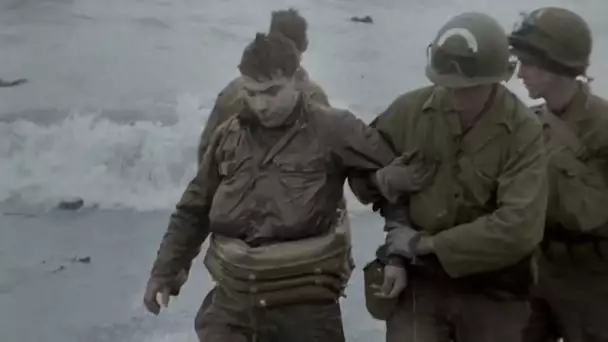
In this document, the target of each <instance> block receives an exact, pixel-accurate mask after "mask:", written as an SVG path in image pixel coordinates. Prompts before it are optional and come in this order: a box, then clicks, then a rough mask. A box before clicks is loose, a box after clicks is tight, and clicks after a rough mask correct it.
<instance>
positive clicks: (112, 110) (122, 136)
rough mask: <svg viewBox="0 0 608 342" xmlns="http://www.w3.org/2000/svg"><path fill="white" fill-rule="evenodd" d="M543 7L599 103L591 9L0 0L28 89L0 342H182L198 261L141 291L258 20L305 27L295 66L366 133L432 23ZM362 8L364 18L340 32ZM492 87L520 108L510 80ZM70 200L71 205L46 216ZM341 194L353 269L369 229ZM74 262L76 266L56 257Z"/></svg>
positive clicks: (4, 200)
mask: <svg viewBox="0 0 608 342" xmlns="http://www.w3.org/2000/svg"><path fill="white" fill-rule="evenodd" d="M545 5H557V6H564V7H567V8H571V9H574V10H575V11H577V12H578V13H580V14H581V15H583V16H584V17H585V19H587V20H588V21H589V24H590V26H591V28H592V30H593V33H594V43H595V44H594V52H593V57H592V67H591V69H590V75H591V76H593V77H595V78H596V79H595V80H594V82H593V83H592V87H593V88H594V90H595V91H596V92H597V93H598V94H600V95H608V88H607V87H606V86H607V85H608V84H607V82H608V77H604V76H607V75H608V65H606V64H605V63H604V64H602V63H601V61H604V60H607V58H608V39H607V35H608V23H607V22H606V21H605V20H604V17H603V16H602V14H603V13H608V2H606V1H603V0H576V1H574V0H568V1H566V0H556V1H545V0H513V1H509V2H505V1H499V0H485V1H484V0H408V1H403V0H292V1H288V0H256V1H255V4H254V3H253V2H252V1H250V0H207V1H195V0H173V1H169V0H156V1H154V0H104V1H98V0H0V28H1V30H0V51H1V53H0V77H2V78H5V79H16V78H21V77H26V78H28V79H29V83H27V84H25V85H22V86H19V87H15V88H2V89H0V210H2V215H0V341H39V340H40V341H52V342H55V341H57V342H59V341H129V342H131V341H153V342H156V341H192V340H194V335H193V332H192V331H191V330H192V329H191V328H192V327H191V325H192V324H191V321H192V319H193V315H194V312H195V311H196V309H197V307H198V304H199V302H200V301H201V300H202V297H203V295H204V292H206V291H207V290H208V289H209V288H210V286H211V284H210V283H209V279H208V276H207V274H206V272H205V270H204V268H203V267H202V265H199V267H198V268H197V269H196V271H195V272H193V278H192V279H191V281H190V283H189V284H188V285H187V289H186V290H185V292H184V294H183V295H182V296H180V298H179V299H178V300H177V301H176V302H175V303H174V304H175V305H174V306H172V308H171V309H170V310H169V312H167V313H166V314H163V315H161V317H151V316H150V315H148V314H146V313H145V312H144V309H143V307H142V306H141V298H140V297H141V292H142V291H143V285H144V283H145V280H146V277H147V272H148V270H149V267H150V265H151V262H152V261H153V257H154V253H155V250H156V248H157V247H158V242H159V241H160V238H161V236H162V233H163V231H164V229H165V228H166V223H167V220H168V215H169V212H170V210H171V209H172V207H173V206H174V204H175V202H176V201H177V199H178V198H179V197H180V195H181V193H182V191H183V189H184V187H185V185H186V183H187V182H188V181H189V180H190V179H191V178H192V177H193V176H194V172H195V169H196V165H195V164H196V163H195V160H196V155H195V151H196V145H197V143H198V138H199V135H200V133H201V131H202V129H203V127H204V125H205V122H206V118H207V115H208V113H209V110H210V108H211V107H212V105H213V101H214V99H215V96H216V95H217V93H218V92H219V90H220V89H221V88H223V87H224V86H225V84H227V82H228V81H230V80H231V79H232V78H234V77H235V76H236V75H237V69H236V65H237V63H238V61H239V59H240V56H241V53H242V49H243V48H244V46H245V45H246V44H247V43H248V41H249V40H250V39H252V38H253V36H254V35H255V32H256V31H264V30H266V29H267V26H268V23H269V19H270V12H271V11H272V10H277V9H284V8H288V7H291V6H293V7H296V8H298V9H299V10H300V12H301V13H302V15H304V16H305V17H306V18H307V19H308V22H309V38H310V40H311V44H310V47H309V51H307V53H306V54H305V55H304V60H303V65H304V66H305V67H306V68H307V69H308V71H309V73H310V75H311V77H312V78H313V79H314V80H315V81H316V82H317V83H319V84H320V85H322V86H323V88H324V89H325V90H326V91H327V93H328V95H329V98H330V101H331V102H332V104H333V105H334V106H336V107H342V108H348V109H350V110H351V111H353V112H354V113H355V114H356V115H357V116H359V117H360V118H361V119H362V120H364V121H366V122H369V121H371V120H372V119H373V118H374V116H375V115H377V114H378V113H380V112H381V111H382V110H383V109H384V108H386V107H387V106H388V105H389V103H390V102H391V101H392V100H393V99H394V98H395V97H396V96H398V95H399V94H401V93H403V92H405V91H408V90H411V89H414V88H416V87H420V86H424V85H427V84H428V80H427V79H426V78H425V76H424V66H425V64H426V46H427V45H428V43H429V42H430V41H431V40H432V39H433V36H434V34H435V33H436V31H437V30H438V29H439V28H440V26H441V25H442V24H443V23H444V22H445V21H446V20H447V19H449V17H451V16H453V15H455V14H458V13H460V12H464V11H482V12H486V13H488V14H490V15H493V16H494V17H496V18H497V19H498V20H499V21H500V23H501V24H502V25H503V26H504V27H505V29H506V30H509V29H510V28H511V27H512V25H513V23H514V22H515V21H516V20H517V19H518V15H519V13H520V12H522V11H530V10H533V9H535V8H537V7H540V6H545ZM365 15H370V16H371V17H372V18H373V20H374V23H373V24H371V25H370V24H361V23H353V22H351V21H349V18H350V17H352V16H365ZM508 87H509V88H510V89H512V90H513V91H514V92H515V93H516V94H518V95H519V96H520V97H521V98H522V99H523V100H524V101H526V102H529V103H532V101H531V100H530V99H528V98H527V97H526V93H525V91H524V89H523V88H522V86H521V84H520V82H519V81H518V80H517V79H513V80H511V81H510V82H509V83H508ZM347 193H348V189H347ZM73 197H80V198H82V199H83V200H84V203H85V208H84V209H83V210H82V211H80V212H76V213H72V212H69V213H59V212H55V211H53V210H51V209H52V208H53V207H55V206H56V205H57V203H58V202H59V201H61V200H63V199H68V198H73ZM347 197H348V199H349V201H348V203H349V209H350V211H351V214H352V216H353V217H352V219H353V225H354V227H355V233H354V240H355V244H356V248H357V249H356V250H357V262H358V264H359V266H362V264H363V263H364V262H365V261H366V260H367V258H369V257H370V256H371V254H370V253H373V250H374V248H375V246H376V245H377V243H378V242H379V241H380V239H381V236H380V235H379V234H380V233H379V232H380V226H379V222H378V220H377V217H376V216H375V214H373V213H371V210H370V209H369V208H368V207H364V206H362V205H359V204H358V203H357V202H356V200H355V199H354V198H353V197H352V195H351V194H350V193H348V195H347ZM83 255H84V256H91V259H92V261H91V263H90V264H86V263H79V262H74V261H71V258H74V257H82V256H83ZM62 266H63V268H62ZM358 270H359V271H360V268H359V269H358ZM350 293H351V294H350V295H349V297H348V298H347V299H346V300H345V301H344V308H345V325H346V328H347V331H348V336H349V341H381V340H382V336H383V335H382V334H383V327H382V324H380V322H377V321H373V320H372V319H371V318H370V317H369V315H367V313H366V312H365V308H364V306H363V302H362V294H361V277H360V272H359V273H356V274H355V276H354V278H353V282H352V289H351V290H350Z"/></svg>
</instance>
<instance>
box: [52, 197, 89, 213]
mask: <svg viewBox="0 0 608 342" xmlns="http://www.w3.org/2000/svg"><path fill="white" fill-rule="evenodd" d="M83 205H84V200H83V199H82V198H80V197H77V198H72V199H67V200H63V201H61V202H59V204H58V205H57V209H59V210H78V209H80V208H82V206H83Z"/></svg>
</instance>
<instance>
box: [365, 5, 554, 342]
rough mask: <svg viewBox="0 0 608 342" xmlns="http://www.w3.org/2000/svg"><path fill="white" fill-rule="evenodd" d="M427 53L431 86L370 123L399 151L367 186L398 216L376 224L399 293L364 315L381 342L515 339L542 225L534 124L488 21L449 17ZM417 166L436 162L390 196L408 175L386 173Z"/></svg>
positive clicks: (496, 29) (541, 174)
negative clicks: (413, 184)
mask: <svg viewBox="0 0 608 342" xmlns="http://www.w3.org/2000/svg"><path fill="white" fill-rule="evenodd" d="M428 57H429V59H428V65H427V69H426V75H427V77H428V78H429V79H430V80H431V81H432V83H433V85H432V86H429V87H425V88H421V89H417V90H413V91H410V92H408V93H406V94H404V95H402V96H400V97H398V98H397V99H396V100H395V101H394V102H393V103H392V104H391V105H390V106H389V107H388V109H386V111H384V112H383V113H382V114H380V115H379V117H378V118H376V120H375V121H374V122H373V123H372V125H373V126H374V127H376V128H377V129H378V130H379V131H380V132H381V133H382V134H383V135H384V136H386V137H387V138H388V139H389V140H390V142H391V143H392V144H393V145H394V147H395V148H396V150H397V152H398V154H399V155H401V157H399V158H397V159H396V160H395V161H394V162H393V163H392V164H391V165H389V166H387V167H386V168H384V169H383V170H381V171H379V172H378V173H377V182H378V184H379V186H380V189H382V193H383V194H384V196H385V197H386V198H387V199H390V200H391V201H392V202H395V203H397V204H398V205H401V206H403V207H404V208H406V209H407V212H408V219H409V223H407V224H399V223H395V222H392V221H391V220H387V221H386V226H387V227H388V230H389V231H388V234H387V244H386V245H385V246H383V247H382V248H381V249H380V250H379V253H378V258H379V259H382V258H385V259H386V260H388V263H389V264H388V265H386V266H385V267H384V288H385V289H386V288H390V287H391V286H392V285H391V284H398V285H399V286H400V287H405V289H404V290H403V292H401V293H400V295H399V296H398V297H396V298H394V300H393V301H392V302H391V301H384V302H383V303H384V305H386V306H388V307H389V310H385V311H384V312H383V313H382V316H384V317H382V316H379V315H377V314H376V317H377V318H380V319H385V320H386V322H387V336H386V340H387V341H388V342H408V341H416V342H449V341H459V342H488V341H492V342H501V341H505V342H513V341H518V340H520V338H521V331H522V329H523V327H524V326H525V323H526V322H527V318H528V314H529V310H528V307H527V298H528V295H529V290H530V288H531V286H532V284H533V272H532V270H533V263H532V255H533V253H534V251H535V250H536V248H537V247H538V244H539V243H540V241H541V240H542V235H543V228H544V219H545V209H546V199H547V184H546V158H545V154H544V149H543V139H542V126H541V124H540V121H539V120H538V118H537V117H536V116H535V115H534V113H533V112H532V111H531V110H530V109H529V108H528V107H527V106H525V104H524V103H522V102H521V101H520V100H519V99H518V98H517V97H516V96H515V95H514V94H513V93H511V92H510V91H509V90H508V89H507V88H506V87H505V86H504V85H503V84H502V83H503V81H507V80H509V79H510V78H511V76H512V74H513V72H514V63H510V61H509V58H510V55H509V46H508V40H507V35H506V33H505V32H504V30H503V29H502V27H501V26H500V25H499V24H498V23H497V21H496V20H495V19H493V18H492V17H490V16H488V15H485V14H482V13H463V14H460V15H458V16H455V17H453V18H452V19H450V20H449V21H448V22H447V23H446V24H445V25H444V26H443V27H442V28H441V29H440V30H439V32H438V34H437V36H436V38H435V39H434V41H433V42H432V44H431V45H430V46H429V49H428ZM421 161H422V164H424V163H427V164H435V165H436V168H437V169H436V172H435V173H434V176H433V177H432V178H431V179H430V180H429V182H428V185H427V186H425V187H423V188H422V189H421V190H420V191H417V192H414V193H411V192H409V193H408V191H405V192H403V191H401V190H400V189H407V188H409V185H407V184H406V183H407V181H408V179H403V178H402V177H401V176H395V174H398V175H401V174H403V172H402V173H399V172H395V171H396V170H402V171H404V172H405V174H407V173H408V172H407V170H408V168H410V165H414V166H412V167H413V168H414V169H413V170H411V172H409V173H411V174H413V175H416V174H418V171H416V170H415V169H417V168H418V166H416V165H419V164H420V162H421ZM400 192H401V193H400ZM396 257H397V258H401V265H402V267H399V263H398V262H394V261H392V262H391V260H394V259H395V258H396ZM384 292H385V293H386V292H387V291H386V290H385V291H384ZM389 297H391V296H389ZM393 297H394V296H393ZM373 298H374V297H373V296H369V297H368V300H371V301H374V299H373ZM381 299H383V300H384V299H386V298H381ZM369 306H370V307H375V305H374V304H373V303H372V304H370V305H369ZM370 312H371V311H370Z"/></svg>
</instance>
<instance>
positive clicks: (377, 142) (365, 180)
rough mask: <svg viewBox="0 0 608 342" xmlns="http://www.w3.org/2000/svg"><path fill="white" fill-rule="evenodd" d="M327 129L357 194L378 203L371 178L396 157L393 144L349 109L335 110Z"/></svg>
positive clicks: (369, 201) (335, 151) (363, 200)
mask: <svg viewBox="0 0 608 342" xmlns="http://www.w3.org/2000/svg"><path fill="white" fill-rule="evenodd" d="M327 128H328V130H327V134H328V135H329V136H330V140H331V141H332V146H331V148H332V151H333V152H334V153H335V154H336V155H337V156H338V158H339V160H340V163H341V164H342V165H343V166H344V168H345V170H346V175H347V177H348V180H349V185H350V187H351V189H352V190H353V193H354V194H355V196H357V199H359V201H361V202H362V203H363V204H369V203H372V202H375V201H376V200H377V198H378V193H377V192H376V191H375V190H374V187H373V184H371V183H369V180H371V176H372V175H373V173H374V172H376V171H377V170H378V169H380V168H382V167H383V166H385V165H387V164H388V163H390V162H391V161H392V160H393V158H394V157H395V154H394V152H393V150H392V148H391V146H390V145H389V144H388V143H387V142H386V140H384V138H383V137H382V136H381V135H380V133H379V132H378V131H377V130H376V129H375V128H373V127H370V126H368V125H366V124H365V123H364V122H363V121H361V120H360V119H358V118H357V117H355V116H354V115H353V114H352V113H350V112H348V111H339V112H337V111H336V112H335V113H333V114H332V115H331V121H330V122H328V124H327Z"/></svg>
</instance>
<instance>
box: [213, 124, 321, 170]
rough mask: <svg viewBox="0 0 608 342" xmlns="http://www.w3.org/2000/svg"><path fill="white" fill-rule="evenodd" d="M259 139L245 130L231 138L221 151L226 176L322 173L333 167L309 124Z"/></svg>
mask: <svg viewBox="0 0 608 342" xmlns="http://www.w3.org/2000/svg"><path fill="white" fill-rule="evenodd" d="M273 133H276V134H273V135H272V136H268V135H267V136H260V134H259V132H251V131H248V130H246V129H243V130H240V131H238V132H234V133H233V134H231V135H229V136H228V137H227V138H226V140H225V141H224V143H223V144H222V146H221V149H220V159H221V162H220V166H222V165H224V168H228V169H229V170H227V171H226V172H221V173H224V176H228V177H230V176H233V175H236V174H238V173H245V176H261V175H276V176H280V175H281V174H287V173H322V172H327V171H328V170H329V169H330V168H331V167H332V161H331V158H330V155H329V152H328V149H327V147H326V144H324V143H323V142H322V141H320V140H319V139H318V137H317V136H316V135H315V132H314V130H312V129H310V127H308V126H307V125H306V124H302V125H298V126H296V127H292V128H291V129H287V130H285V131H284V132H273Z"/></svg>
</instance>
